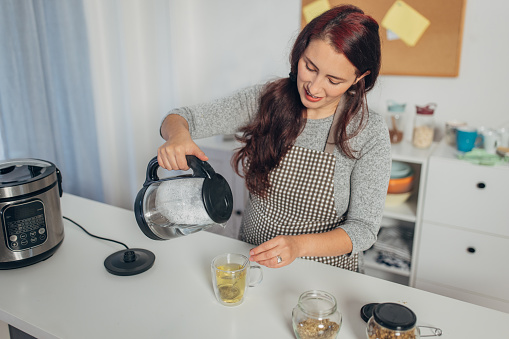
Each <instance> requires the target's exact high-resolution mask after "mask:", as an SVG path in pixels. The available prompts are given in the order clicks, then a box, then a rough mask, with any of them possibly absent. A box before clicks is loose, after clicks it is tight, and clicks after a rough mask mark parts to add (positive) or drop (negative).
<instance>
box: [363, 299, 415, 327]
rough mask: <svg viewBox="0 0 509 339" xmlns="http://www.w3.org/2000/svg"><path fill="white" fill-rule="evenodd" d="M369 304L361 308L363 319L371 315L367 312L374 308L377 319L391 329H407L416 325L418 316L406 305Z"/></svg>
mask: <svg viewBox="0 0 509 339" xmlns="http://www.w3.org/2000/svg"><path fill="white" fill-rule="evenodd" d="M368 305H369V306H368ZM368 305H364V307H363V308H362V309H361V316H362V317H363V319H364V317H365V316H369V314H367V313H369V312H368V311H369V310H371V309H372V313H373V318H374V319H375V321H376V322H377V323H378V324H380V325H381V326H383V327H385V328H387V329H389V330H394V331H407V330H410V329H412V328H414V327H415V324H416V322H417V316H416V315H415V313H414V312H413V311H412V310H411V309H409V308H408V307H406V306H403V305H401V304H396V303H381V304H368ZM368 318H369V317H368Z"/></svg>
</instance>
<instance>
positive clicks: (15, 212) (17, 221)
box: [2, 200, 48, 251]
mask: <svg viewBox="0 0 509 339" xmlns="http://www.w3.org/2000/svg"><path fill="white" fill-rule="evenodd" d="M2 215H3V225H4V227H5V231H6V238H7V239H9V241H8V247H9V248H10V249H11V250H13V251H22V250H26V249H30V248H33V247H36V246H39V245H41V244H43V243H44V242H45V241H46V240H47V238H48V236H47V228H46V220H45V217H44V204H43V203H42V201H40V200H33V201H30V202H24V203H20V204H12V205H9V206H8V207H7V208H6V209H5V210H4V211H3V213H2Z"/></svg>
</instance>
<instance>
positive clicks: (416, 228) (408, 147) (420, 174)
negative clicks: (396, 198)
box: [364, 140, 436, 286]
mask: <svg viewBox="0 0 509 339" xmlns="http://www.w3.org/2000/svg"><path fill="white" fill-rule="evenodd" d="M435 147H436V144H433V145H432V146H431V147H430V148H427V149H418V148H415V147H413V146H412V144H411V143H410V142H408V141H405V140H404V141H402V142H401V143H399V144H393V145H391V148H392V149H391V150H392V160H396V161H401V162H405V163H407V164H409V165H410V166H411V167H412V169H413V170H414V187H413V191H412V192H413V193H412V195H411V197H410V198H409V200H407V201H406V202H405V203H403V204H402V205H399V206H394V207H386V208H385V210H384V221H383V222H382V227H383V226H384V225H385V224H390V225H395V224H398V225H401V226H404V227H407V228H410V229H413V234H414V235H413V240H412V258H411V262H410V268H409V269H401V268H397V267H391V266H386V265H384V264H380V263H378V262H377V261H376V257H377V251H376V250H375V249H374V248H371V249H370V250H368V251H366V252H365V263H364V267H365V273H366V274H368V275H372V276H376V277H379V278H383V279H386V280H391V281H393V282H397V283H401V284H404V285H409V286H414V284H415V266H416V256H415V255H414V253H415V252H416V249H417V248H418V247H419V234H420V228H421V217H422V204H423V191H424V187H425V185H426V169H427V162H428V158H429V156H430V154H431V153H432V152H433V150H434V148H435Z"/></svg>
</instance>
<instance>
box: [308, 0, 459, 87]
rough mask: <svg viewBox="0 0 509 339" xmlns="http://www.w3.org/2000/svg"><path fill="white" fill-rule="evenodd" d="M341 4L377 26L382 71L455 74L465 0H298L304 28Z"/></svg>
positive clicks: (419, 74) (387, 73)
mask: <svg viewBox="0 0 509 339" xmlns="http://www.w3.org/2000/svg"><path fill="white" fill-rule="evenodd" d="M345 3H349V4H353V5H356V6H358V7H359V8H361V9H362V10H363V11H364V13H366V14H368V15H370V16H372V17H373V18H374V19H375V20H376V21H377V22H378V24H379V25H380V37H381V41H382V69H381V74H385V75H417V76H437V77H456V76H458V73H459V66H460V56H461V42H462V37H463V21H464V16H465V7H466V0H446V1H443V0H426V1H422V0H404V1H400V0H343V1H341V0H302V11H301V20H302V27H304V26H305V25H306V24H307V22H308V21H310V20H311V19H312V18H313V17H314V16H316V15H319V14H321V13H322V12H323V11H325V10H326V9H328V8H330V7H334V6H337V5H341V4H345ZM401 8H404V10H405V11H404V12H403V11H402V10H400V9H401ZM388 28H391V29H388Z"/></svg>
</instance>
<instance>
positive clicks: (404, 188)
mask: <svg viewBox="0 0 509 339" xmlns="http://www.w3.org/2000/svg"><path fill="white" fill-rule="evenodd" d="M413 182H414V176H413V175H411V176H408V177H405V178H398V179H392V178H391V179H389V188H388V189H387V193H390V194H399V193H407V192H410V191H411V190H412V184H413Z"/></svg>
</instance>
